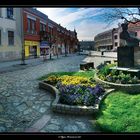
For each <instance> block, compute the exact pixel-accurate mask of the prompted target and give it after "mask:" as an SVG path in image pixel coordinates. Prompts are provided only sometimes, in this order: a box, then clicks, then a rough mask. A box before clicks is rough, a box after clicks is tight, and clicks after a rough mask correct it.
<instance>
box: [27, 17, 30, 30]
mask: <svg viewBox="0 0 140 140" xmlns="http://www.w3.org/2000/svg"><path fill="white" fill-rule="evenodd" d="M27 24H28V25H27V31H28V32H30V30H31V20H30V19H29V18H28V19H27Z"/></svg>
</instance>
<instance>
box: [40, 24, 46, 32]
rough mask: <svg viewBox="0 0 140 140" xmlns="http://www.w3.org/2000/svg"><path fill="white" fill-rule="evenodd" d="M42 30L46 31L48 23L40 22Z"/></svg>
mask: <svg viewBox="0 0 140 140" xmlns="http://www.w3.org/2000/svg"><path fill="white" fill-rule="evenodd" d="M40 31H46V25H45V24H42V23H40Z"/></svg>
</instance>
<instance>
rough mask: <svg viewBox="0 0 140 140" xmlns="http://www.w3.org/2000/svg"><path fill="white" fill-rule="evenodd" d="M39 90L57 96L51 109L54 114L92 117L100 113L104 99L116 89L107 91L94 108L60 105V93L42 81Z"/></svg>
mask: <svg viewBox="0 0 140 140" xmlns="http://www.w3.org/2000/svg"><path fill="white" fill-rule="evenodd" d="M39 88H41V89H45V90H47V91H49V92H51V93H53V95H54V96H55V100H54V101H53V102H52V105H51V108H52V110H53V111H54V112H58V113H65V114H76V115H92V114H94V113H96V112H98V111H99V107H100V103H101V101H102V100H104V98H105V97H106V96H107V95H108V94H109V93H110V92H112V91H114V89H110V90H107V91H106V92H105V93H104V94H102V96H100V97H99V98H98V100H97V101H96V103H95V104H94V106H85V105H83V106H80V105H68V104H62V103H60V91H59V90H58V89H57V88H55V87H54V86H52V85H50V84H47V83H46V82H44V81H42V82H40V83H39Z"/></svg>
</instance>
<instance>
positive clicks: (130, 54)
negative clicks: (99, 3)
mask: <svg viewBox="0 0 140 140" xmlns="http://www.w3.org/2000/svg"><path fill="white" fill-rule="evenodd" d="M121 27H122V32H121V33H120V47H118V49H117V57H118V67H124V68H131V67H133V68H134V67H140V47H139V42H140V39H138V38H136V37H134V36H132V35H130V34H129V32H128V31H127V30H128V23H123V24H122V25H121Z"/></svg>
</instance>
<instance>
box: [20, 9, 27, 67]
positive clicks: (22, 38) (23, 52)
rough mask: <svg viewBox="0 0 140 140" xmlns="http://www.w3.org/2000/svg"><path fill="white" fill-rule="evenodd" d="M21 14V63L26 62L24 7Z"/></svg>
mask: <svg viewBox="0 0 140 140" xmlns="http://www.w3.org/2000/svg"><path fill="white" fill-rule="evenodd" d="M20 14H21V44H22V52H21V65H26V64H25V47H24V30H23V8H20Z"/></svg>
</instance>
